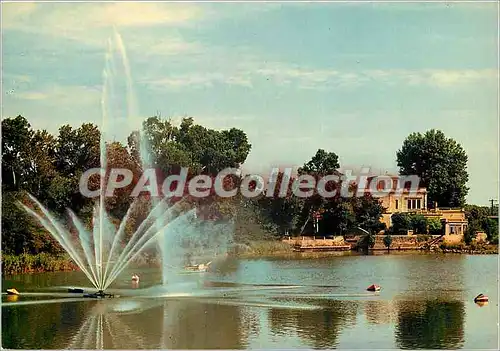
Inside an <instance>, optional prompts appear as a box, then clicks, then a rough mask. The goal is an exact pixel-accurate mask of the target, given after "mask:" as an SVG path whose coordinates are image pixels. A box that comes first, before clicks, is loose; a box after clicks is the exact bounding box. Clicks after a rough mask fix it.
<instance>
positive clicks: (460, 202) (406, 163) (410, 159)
mask: <svg viewBox="0 0 500 351" xmlns="http://www.w3.org/2000/svg"><path fill="white" fill-rule="evenodd" d="M396 158H397V164H398V167H399V172H400V174H402V175H417V176H419V177H420V180H421V184H420V185H421V186H423V187H426V188H427V191H428V201H429V202H430V203H431V204H432V203H433V202H437V203H438V205H439V206H441V207H458V206H464V205H465V197H466V195H467V193H468V190H469V189H468V188H467V186H466V184H467V181H468V174H467V155H466V153H465V151H464V150H463V148H462V146H461V145H460V144H459V143H457V142H456V141H455V140H453V139H451V138H446V136H445V135H444V133H443V132H441V131H439V130H434V129H432V130H429V131H427V132H426V133H425V134H421V133H412V134H410V135H409V136H408V137H407V138H406V139H405V140H404V142H403V146H402V148H401V149H400V150H399V151H398V152H397V153H396Z"/></svg>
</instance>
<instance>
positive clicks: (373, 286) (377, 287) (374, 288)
mask: <svg viewBox="0 0 500 351" xmlns="http://www.w3.org/2000/svg"><path fill="white" fill-rule="evenodd" d="M380 289H381V287H380V286H378V285H376V284H372V285H370V286H369V287H368V289H366V290H368V291H380Z"/></svg>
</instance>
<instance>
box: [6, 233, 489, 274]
mask: <svg viewBox="0 0 500 351" xmlns="http://www.w3.org/2000/svg"><path fill="white" fill-rule="evenodd" d="M416 253H422V254H426V253H438V254H468V255H494V254H498V246H497V245H491V244H471V245H465V244H464V243H459V244H455V245H446V244H442V245H441V246H439V247H437V246H436V247H434V248H431V249H427V250H424V249H420V250H419V249H404V250H403V249H399V248H398V247H391V248H390V249H389V250H387V249H385V250H369V254H398V255H399V254H409V255H411V254H416ZM352 254H354V255H357V254H361V253H359V252H357V251H355V250H348V251H340V252H339V251H331V252H294V251H293V245H290V244H289V243H287V242H283V241H278V240H265V241H252V242H249V243H247V244H239V245H236V246H235V247H234V248H233V249H232V250H231V251H230V252H228V256H230V257H238V258H260V257H285V256H301V257H302V256H303V257H326V256H339V255H342V256H343V255H352ZM134 264H135V265H137V266H140V267H160V266H161V264H160V263H159V262H158V260H157V259H156V258H154V257H142V258H138V259H137V260H136V262H134ZM1 265H2V274H3V275H13V274H23V273H43V272H64V271H68V272H69V271H75V270H79V268H78V267H77V266H76V265H75V264H74V263H73V261H72V260H71V259H70V258H69V257H68V256H67V255H51V254H47V253H40V254H37V255H30V254H22V255H18V256H15V255H3V256H2V262H1Z"/></svg>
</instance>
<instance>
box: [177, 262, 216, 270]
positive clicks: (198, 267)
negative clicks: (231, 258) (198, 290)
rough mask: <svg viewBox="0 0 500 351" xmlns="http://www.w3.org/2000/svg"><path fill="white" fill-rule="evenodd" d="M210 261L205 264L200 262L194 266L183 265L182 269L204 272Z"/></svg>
mask: <svg viewBox="0 0 500 351" xmlns="http://www.w3.org/2000/svg"><path fill="white" fill-rule="evenodd" d="M211 263H212V261H210V262H208V263H207V264H204V263H201V264H198V265H194V266H186V267H184V269H186V270H188V271H194V272H206V271H207V270H208V267H209V266H210V264H211Z"/></svg>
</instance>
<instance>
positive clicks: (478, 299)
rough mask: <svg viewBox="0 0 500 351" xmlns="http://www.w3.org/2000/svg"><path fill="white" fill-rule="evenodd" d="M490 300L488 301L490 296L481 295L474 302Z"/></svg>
mask: <svg viewBox="0 0 500 351" xmlns="http://www.w3.org/2000/svg"><path fill="white" fill-rule="evenodd" d="M488 301H489V299H488V296H486V295H484V294H479V295H477V296H476V297H475V298H474V302H476V303H477V302H488Z"/></svg>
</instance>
